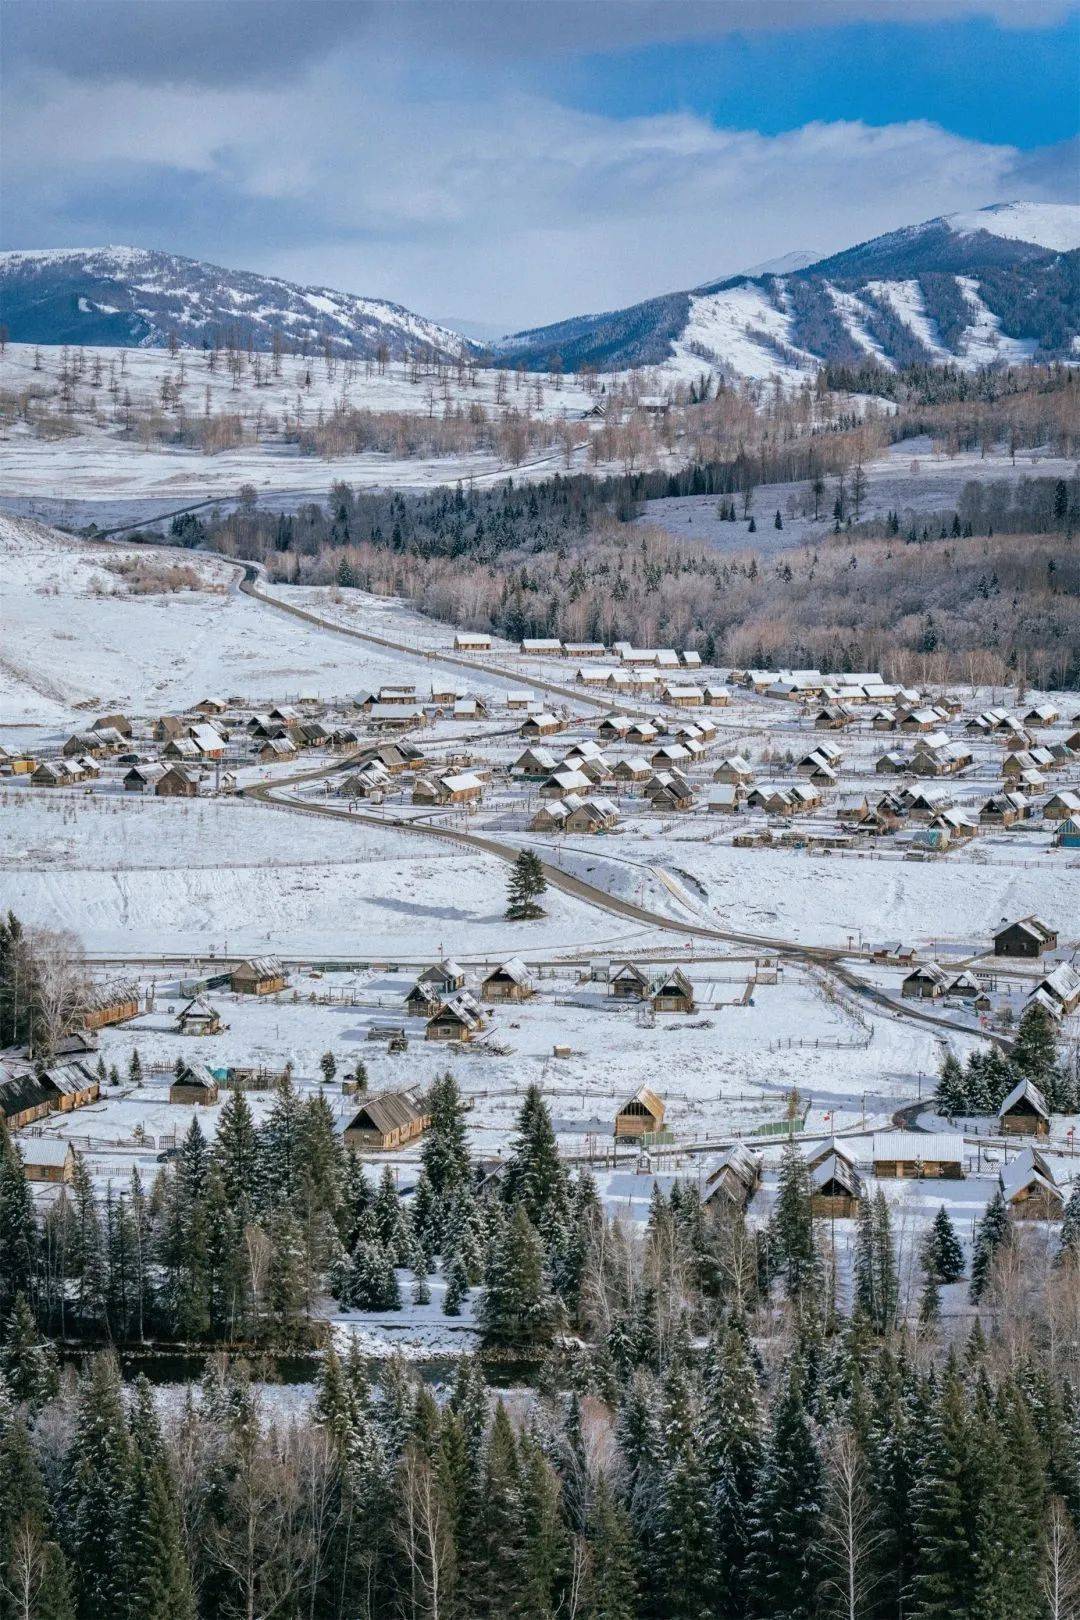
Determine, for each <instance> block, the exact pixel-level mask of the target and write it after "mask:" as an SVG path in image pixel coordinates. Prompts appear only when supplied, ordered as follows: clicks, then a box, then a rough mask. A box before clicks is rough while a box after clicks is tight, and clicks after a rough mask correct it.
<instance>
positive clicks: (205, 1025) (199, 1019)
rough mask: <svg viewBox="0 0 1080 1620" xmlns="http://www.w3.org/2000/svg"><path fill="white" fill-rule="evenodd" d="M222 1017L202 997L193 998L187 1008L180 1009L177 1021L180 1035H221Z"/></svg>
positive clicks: (177, 1029) (177, 1030) (177, 1031)
mask: <svg viewBox="0 0 1080 1620" xmlns="http://www.w3.org/2000/svg"><path fill="white" fill-rule="evenodd" d="M221 1030H222V1023H221V1016H220V1014H219V1013H218V1011H217V1008H216V1007H211V1005H210V1003H209V1002H208V1001H204V1000H203V998H202V996H193V997H192V999H191V1000H190V1001H189V1002H188V1004H187V1006H186V1007H182V1008H181V1009H180V1012H179V1015H178V1016H177V1020H176V1033H177V1034H178V1035H220V1034H221Z"/></svg>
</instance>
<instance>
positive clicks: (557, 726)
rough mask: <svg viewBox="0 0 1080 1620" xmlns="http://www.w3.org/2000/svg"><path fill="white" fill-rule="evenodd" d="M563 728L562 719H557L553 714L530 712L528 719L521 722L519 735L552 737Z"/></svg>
mask: <svg viewBox="0 0 1080 1620" xmlns="http://www.w3.org/2000/svg"><path fill="white" fill-rule="evenodd" d="M561 730H562V721H561V720H557V719H556V718H555V716H554V715H553V714H547V713H546V712H545V713H541V714H530V715H529V717H528V719H526V720H523V721H522V722H521V725H520V727H519V728H518V736H519V737H550V736H552V735H553V734H554V733H555V732H556V731H561Z"/></svg>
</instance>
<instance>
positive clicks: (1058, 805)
mask: <svg viewBox="0 0 1080 1620" xmlns="http://www.w3.org/2000/svg"><path fill="white" fill-rule="evenodd" d="M1042 813H1043V820H1044V821H1067V820H1068V819H1069V817H1070V816H1080V793H1076V792H1074V791H1073V789H1072V788H1059V789H1058V791H1057V792H1056V793H1051V795H1050V797H1049V798H1048V799H1047V801H1046V803H1045V804H1044V805H1043V807H1042Z"/></svg>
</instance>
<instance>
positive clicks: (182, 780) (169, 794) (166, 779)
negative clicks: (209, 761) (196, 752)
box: [154, 765, 199, 799]
mask: <svg viewBox="0 0 1080 1620" xmlns="http://www.w3.org/2000/svg"><path fill="white" fill-rule="evenodd" d="M154 792H155V793H156V795H157V797H158V798H159V799H194V798H197V797H198V792H199V773H198V771H195V770H192V768H191V766H190V765H170V766H169V769H168V770H167V771H163V772H162V773H161V775H160V776H159V777H158V779H157V781H156V782H155V784H154Z"/></svg>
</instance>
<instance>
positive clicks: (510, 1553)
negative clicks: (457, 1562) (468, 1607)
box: [476, 1401, 524, 1620]
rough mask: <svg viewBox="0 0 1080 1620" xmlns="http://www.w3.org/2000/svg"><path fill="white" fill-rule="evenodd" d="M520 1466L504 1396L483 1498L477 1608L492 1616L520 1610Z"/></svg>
mask: <svg viewBox="0 0 1080 1620" xmlns="http://www.w3.org/2000/svg"><path fill="white" fill-rule="evenodd" d="M523 1531H524V1515H523V1512H522V1482H521V1466H520V1462H519V1459H518V1448H517V1441H516V1439H515V1437H514V1431H513V1428H512V1427H511V1424H510V1419H509V1417H508V1416H507V1412H506V1408H505V1406H504V1405H503V1403H502V1402H501V1401H499V1402H498V1404H497V1405H496V1408H495V1417H494V1421H493V1422H492V1425H491V1432H490V1434H489V1436H488V1442H487V1448H486V1453H485V1458H484V1471H483V1492H482V1496H481V1501H480V1522H479V1524H478V1526H477V1532H478V1537H479V1568H478V1570H477V1590H476V1599H477V1602H476V1609H477V1613H478V1614H480V1615H483V1616H486V1617H489V1620H502V1617H503V1616H509V1615H514V1614H516V1613H519V1612H520V1607H519V1599H520V1596H521V1585H522V1579H521V1577H522V1557H521V1555H522V1542H523V1539H524V1538H523Z"/></svg>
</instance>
